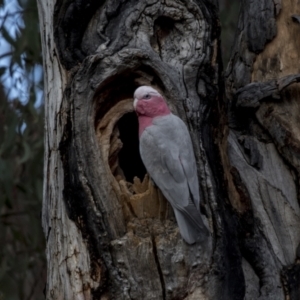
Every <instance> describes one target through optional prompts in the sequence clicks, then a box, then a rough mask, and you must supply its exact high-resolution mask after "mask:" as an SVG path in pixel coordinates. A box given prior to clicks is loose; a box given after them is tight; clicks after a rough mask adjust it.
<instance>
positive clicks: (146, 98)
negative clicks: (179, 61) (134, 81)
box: [133, 85, 170, 119]
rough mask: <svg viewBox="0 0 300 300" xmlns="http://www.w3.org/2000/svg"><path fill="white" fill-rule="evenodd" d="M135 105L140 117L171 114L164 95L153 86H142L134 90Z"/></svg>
mask: <svg viewBox="0 0 300 300" xmlns="http://www.w3.org/2000/svg"><path fill="white" fill-rule="evenodd" d="M133 97H134V102H133V106H134V109H135V111H136V113H137V114H138V116H139V117H140V116H141V117H143V116H145V117H147V118H151V119H152V118H155V117H159V116H165V115H168V114H170V109H169V107H168V105H167V103H166V101H165V100H164V98H163V97H162V95H161V94H160V93H159V92H158V91H157V90H155V89H154V88H152V87H151V86H146V85H144V86H140V87H139V88H138V89H136V90H135V92H134V95H133Z"/></svg>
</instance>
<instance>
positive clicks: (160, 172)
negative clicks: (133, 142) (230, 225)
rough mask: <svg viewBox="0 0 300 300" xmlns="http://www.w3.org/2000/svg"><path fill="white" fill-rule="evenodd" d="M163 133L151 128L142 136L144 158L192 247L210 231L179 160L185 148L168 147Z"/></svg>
mask: <svg viewBox="0 0 300 300" xmlns="http://www.w3.org/2000/svg"><path fill="white" fill-rule="evenodd" d="M156 130H157V131H156ZM159 130H160V129H159V128H155V127H151V128H150V129H147V130H145V132H144V133H143V134H142V136H141V139H140V150H141V157H142V160H143V162H144V164H145V167H146V169H147V171H148V173H149V174H150V176H151V177H152V178H153V180H154V181H155V183H156V184H157V186H158V187H159V188H160V190H161V191H162V193H163V194H164V196H165V197H166V198H167V199H168V201H169V202H170V204H171V205H172V207H173V208H174V212H175V216H176V220H177V223H178V227H179V230H180V233H181V235H182V237H183V238H184V240H185V241H186V242H188V243H190V244H192V243H194V242H195V241H197V240H199V239H201V237H202V236H207V235H208V230H207V228H206V226H205V225H204V224H203V221H202V217H201V215H200V213H199V211H198V209H197V208H196V206H195V203H194V201H192V199H191V197H190V189H189V185H188V182H187V178H186V175H185V171H184V169H183V166H182V164H181V162H180V158H179V154H180V151H179V149H180V148H182V145H179V144H178V143H175V144H174V143H173V144H172V145H171V146H170V144H169V145H168V141H166V139H165V137H164V136H163V137H160V134H161V132H158V131H159ZM169 143H171V142H169ZM188 171H189V169H188ZM196 174H197V173H196ZM196 176H197V175H196Z"/></svg>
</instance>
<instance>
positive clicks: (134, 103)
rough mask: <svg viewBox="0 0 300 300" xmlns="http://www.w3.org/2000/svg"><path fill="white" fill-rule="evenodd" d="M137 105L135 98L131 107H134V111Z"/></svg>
mask: <svg viewBox="0 0 300 300" xmlns="http://www.w3.org/2000/svg"><path fill="white" fill-rule="evenodd" d="M137 103H138V99H136V98H135V99H134V101H133V107H134V109H136V106H137Z"/></svg>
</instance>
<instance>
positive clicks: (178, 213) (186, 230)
mask: <svg viewBox="0 0 300 300" xmlns="http://www.w3.org/2000/svg"><path fill="white" fill-rule="evenodd" d="M174 213H175V217H176V220H177V224H178V227H179V231H180V234H181V236H182V238H183V239H184V240H185V241H186V242H187V243H188V244H194V243H196V242H198V241H203V240H205V239H206V238H207V237H208V236H209V230H208V229H207V227H206V225H205V224H204V223H203V220H202V216H201V214H200V213H199V211H198V210H197V209H196V208H195V206H193V207H192V206H191V207H185V209H183V210H182V209H180V210H179V209H177V208H175V207H174Z"/></svg>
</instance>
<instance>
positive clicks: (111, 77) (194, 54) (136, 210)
mask: <svg viewBox="0 0 300 300" xmlns="http://www.w3.org/2000/svg"><path fill="white" fill-rule="evenodd" d="M53 2H54V1H50V0H40V1H39V3H38V5H39V14H40V20H41V33H42V44H43V54H44V70H45V109H46V113H45V116H46V126H45V127H46V138H45V173H44V174H45V183H44V204H43V213H42V220H43V228H44V231H45V235H46V238H47V249H46V253H47V261H48V281H47V286H46V297H47V299H138V300H139V299H216V300H219V299H225V300H226V299H228V300H232V299H249V300H250V299H270V300H271V299H272V300H273V299H275V300H276V299H284V298H285V297H286V299H299V297H300V285H299V280H300V273H299V262H298V260H297V257H296V256H297V254H296V252H297V251H296V250H297V246H298V244H299V240H300V234H299V231H300V226H299V225H300V210H299V199H298V190H299V188H298V187H299V170H300V164H299V149H300V147H299V132H298V131H299V116H298V111H299V109H298V111H297V107H298V104H297V95H298V91H299V86H298V85H297V84H295V82H298V81H299V80H300V76H299V75H298V73H300V72H299V70H298V69H299V66H298V64H297V62H298V61H299V57H298V56H299V51H298V49H299V47H297V43H298V42H297V37H298V31H299V30H300V25H299V22H300V21H299V20H300V17H298V16H297V9H298V10H299V6H298V5H297V3H296V1H294V3H293V2H292V1H290V2H288V1H285V2H286V3H284V4H282V5H283V6H282V8H281V5H280V1H279V0H273V1H271V0H265V1H261V0H252V1H250V0H244V1H242V3H241V11H240V17H239V22H238V28H237V33H236V40H235V44H234V47H233V52H232V56H231V57H232V58H231V60H230V62H229V66H228V68H227V71H226V73H225V80H224V78H223V77H222V76H223V75H222V63H221V56H220V51H219V49H220V41H219V33H220V26H219V21H218V4H217V1H208V0H180V1H179V0H166V1H157V0H156V1H154V0H147V1H146V0H145V1H137V0H128V1H114V0H106V1H99V0H98V1H97V0H86V1H83V0H77V1H71V0H69V1H67V0H58V1H56V3H55V4H54V3H53ZM292 15H293V16H292ZM224 82H225V84H224ZM144 84H146V85H151V86H153V87H155V88H156V89H158V90H159V91H160V92H161V93H162V94H163V95H164V97H165V98H166V100H167V102H168V103H169V105H170V107H171V110H172V112H173V113H175V114H177V115H179V116H180V117H181V118H182V119H183V120H184V121H185V122H186V124H187V125H188V128H189V131H190V134H191V137H192V140H193V146H194V150H195V155H196V160H197V168H198V175H199V184H200V194H201V211H202V214H203V218H204V220H205V222H207V224H208V225H209V227H210V231H211V236H210V237H209V238H208V239H207V240H205V241H204V242H201V243H200V242H199V243H197V244H194V245H188V244H186V243H185V242H184V241H183V240H182V238H181V236H180V234H179V231H178V226H177V224H176V221H175V219H174V215H173V211H172V208H171V207H170V205H169V204H168V203H167V201H166V200H165V199H164V197H163V196H162V194H161V192H160V191H159V190H158V188H157V187H156V186H155V185H154V184H153V183H152V181H151V180H150V179H149V177H148V175H147V174H146V171H145V168H144V166H143V164H142V162H141V158H140V156H139V150H138V125H137V117H136V115H135V113H134V112H133V105H132V101H133V99H132V95H133V92H134V90H135V89H136V88H137V87H138V86H140V85H144ZM298 252H299V251H298ZM299 256H300V253H299Z"/></svg>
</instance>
